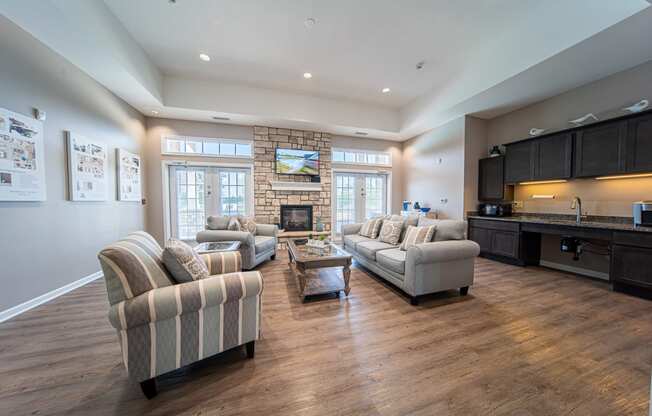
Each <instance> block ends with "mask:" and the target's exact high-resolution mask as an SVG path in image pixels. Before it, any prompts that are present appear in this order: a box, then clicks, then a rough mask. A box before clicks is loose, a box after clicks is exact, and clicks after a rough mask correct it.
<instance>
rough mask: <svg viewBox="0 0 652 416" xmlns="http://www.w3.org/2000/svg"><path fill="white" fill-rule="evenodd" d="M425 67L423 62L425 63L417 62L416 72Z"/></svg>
mask: <svg viewBox="0 0 652 416" xmlns="http://www.w3.org/2000/svg"><path fill="white" fill-rule="evenodd" d="M425 65H426V62H425V61H420V62H417V65H416V67H417V70H418V71H421V70H422V69H423V67H424V66H425Z"/></svg>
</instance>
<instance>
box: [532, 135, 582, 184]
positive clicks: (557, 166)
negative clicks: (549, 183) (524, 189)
mask: <svg viewBox="0 0 652 416" xmlns="http://www.w3.org/2000/svg"><path fill="white" fill-rule="evenodd" d="M534 146H535V149H534V155H535V159H534V180H537V181H541V180H549V179H567V178H570V177H571V175H572V173H573V172H572V163H573V162H572V160H573V156H572V154H573V135H572V134H571V133H561V134H555V135H553V136H547V137H542V138H540V139H537V140H534Z"/></svg>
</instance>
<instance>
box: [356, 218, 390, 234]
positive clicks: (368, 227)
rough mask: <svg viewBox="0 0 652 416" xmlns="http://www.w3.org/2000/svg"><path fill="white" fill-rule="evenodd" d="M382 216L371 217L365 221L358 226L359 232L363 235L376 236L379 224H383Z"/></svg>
mask: <svg viewBox="0 0 652 416" xmlns="http://www.w3.org/2000/svg"><path fill="white" fill-rule="evenodd" d="M383 218H384V217H377V218H372V219H370V220H367V221H365V223H364V224H362V227H361V228H360V232H359V233H358V234H360V235H361V236H363V237H369V238H376V237H378V232H379V231H380V226H381V225H383Z"/></svg>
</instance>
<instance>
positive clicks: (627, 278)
mask: <svg viewBox="0 0 652 416" xmlns="http://www.w3.org/2000/svg"><path fill="white" fill-rule="evenodd" d="M611 280H612V282H613V283H614V284H626V285H629V286H636V287H643V288H646V289H652V248H645V247H632V246H622V245H618V244H614V245H613V250H612V258H611Z"/></svg>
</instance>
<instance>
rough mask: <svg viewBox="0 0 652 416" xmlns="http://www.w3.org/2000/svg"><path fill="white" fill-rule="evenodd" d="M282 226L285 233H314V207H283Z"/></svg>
mask: <svg viewBox="0 0 652 416" xmlns="http://www.w3.org/2000/svg"><path fill="white" fill-rule="evenodd" d="M280 226H281V228H282V229H284V230H285V231H312V206H310V205H281V223H280Z"/></svg>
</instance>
